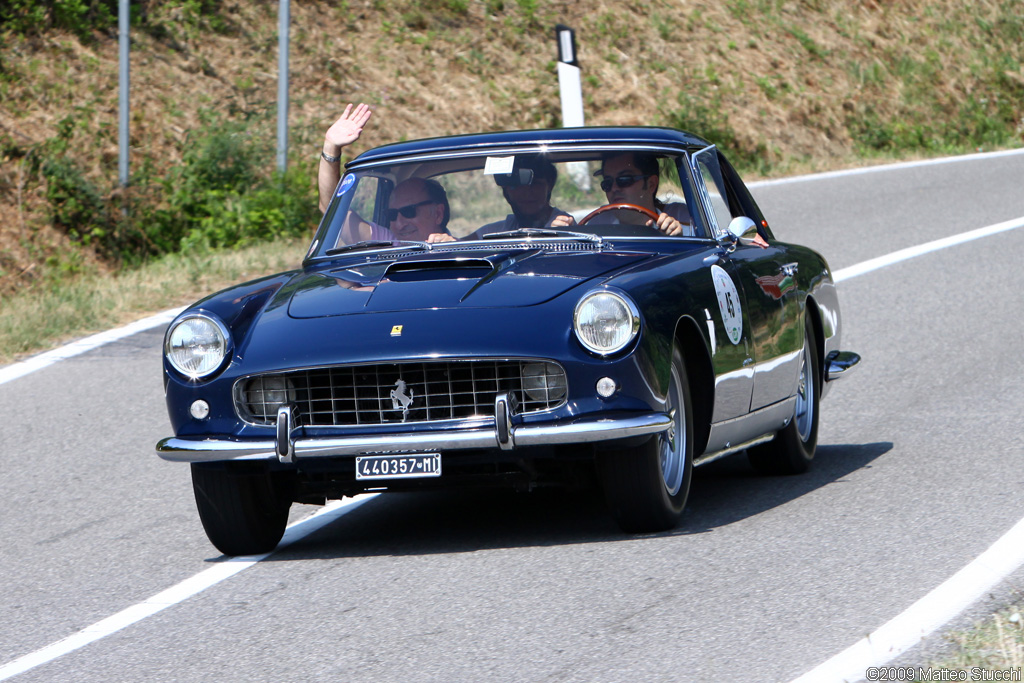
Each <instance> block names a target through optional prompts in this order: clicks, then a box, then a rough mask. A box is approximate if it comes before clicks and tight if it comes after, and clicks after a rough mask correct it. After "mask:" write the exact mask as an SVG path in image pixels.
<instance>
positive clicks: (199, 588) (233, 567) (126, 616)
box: [0, 493, 379, 681]
mask: <svg viewBox="0 0 1024 683" xmlns="http://www.w3.org/2000/svg"><path fill="white" fill-rule="evenodd" d="M377 495H379V494H377V493H366V494H362V495H359V496H356V497H355V498H346V499H345V500H341V501H332V502H331V503H330V504H329V505H327V506H325V507H324V508H323V509H321V510H318V511H317V512H316V513H314V514H312V515H310V516H309V517H306V518H305V519H302V520H299V521H298V522H295V523H294V524H292V525H290V526H289V527H288V528H287V529H286V530H285V533H284V537H283V538H282V539H281V543H279V544H278V546H277V549H276V550H274V551H273V552H270V553H265V554H263V555H250V556H246V557H234V558H231V559H228V560H225V561H223V562H218V563H216V564H215V565H213V566H212V567H210V568H209V569H207V570H205V571H202V572H199V573H198V574H196V575H195V576H192V577H190V578H187V579H185V580H184V581H182V582H181V583H179V584H178V585H176V586H171V587H170V588H168V589H167V590H165V591H162V592H160V593H157V594H156V595H154V596H153V597H151V598H149V599H148V600H144V601H143V602H140V603H138V604H136V605H132V606H131V607H127V608H125V609H123V610H121V611H120V612H118V613H117V614H115V615H113V616H110V617H107V618H106V619H103V620H101V621H97V622H96V623H95V624H93V625H92V626H87V627H86V628H84V629H82V630H81V631H79V632H78V633H75V634H73V635H71V636H68V637H67V638H65V639H63V640H60V641H58V642H56V643H53V644H52V645H48V646H47V647H44V648H42V649H41V650H36V651H35V652H31V653H29V654H27V655H24V656H22V657H19V658H17V659H15V660H13V661H11V662H9V663H7V664H5V665H4V666H2V667H0V681H5V680H7V679H8V678H11V677H12V676H17V675H18V674H21V673H24V672H26V671H28V670H30V669H34V668H36V667H37V666H42V665H43V664H46V663H47V662H52V661H53V660H55V659H57V658H58V657H62V656H63V655H66V654H68V653H69V652H74V651H75V650H77V649H79V648H82V647H85V646H86V645H88V644H89V643H94V642H96V641H97V640H100V639H101V638H106V637H107V636H109V635H111V634H112V633H117V632H118V631H120V630H121V629H123V628H125V627H127V626H131V625H132V624H135V623H137V622H139V621H142V620H143V619H145V618H146V617H151V616H153V615H154V614H156V613H157V612H161V611H163V610H165V609H167V608H168V607H171V606H173V605H177V604H179V603H181V602H184V601H185V600H188V599H189V598H191V597H192V596H193V595H196V594H198V593H201V592H203V591H204V590H206V589H207V588H210V587H211V586H215V585H217V584H218V583H220V582H221V581H223V580H225V579H228V578H231V577H232V576H234V575H235V574H237V573H239V572H241V571H244V570H246V569H248V568H249V567H251V566H253V565H254V564H256V563H257V562H261V561H262V560H265V559H267V558H268V557H270V556H271V555H272V554H274V553H275V552H277V551H278V550H281V549H282V548H286V547H288V546H289V545H291V544H292V543H295V542H296V541H298V540H299V539H302V538H305V537H306V536H309V535H310V534H312V533H313V532H315V531H317V530H319V529H322V528H324V527H325V526H327V525H328V524H330V523H331V522H333V521H335V520H336V519H338V518H339V517H341V516H342V515H345V514H347V513H349V512H351V511H352V510H355V509H356V508H358V507H359V506H360V505H362V504H363V503H365V502H367V501H368V500H370V499H371V498H374V497H375V496H377Z"/></svg>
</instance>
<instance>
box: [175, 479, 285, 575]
mask: <svg viewBox="0 0 1024 683" xmlns="http://www.w3.org/2000/svg"><path fill="white" fill-rule="evenodd" d="M285 476H287V473H275V472H269V471H267V470H266V469H265V468H260V469H254V470H250V469H240V468H235V467H232V464H231V463H228V464H227V465H207V464H202V463H193V464H192V489H193V491H194V492H195V496H196V507H197V508H198V509H199V519H200V520H202V522H203V529H205V530H206V536H207V537H208V538H209V539H210V542H211V543H213V545H214V547H216V548H217V550H219V551H221V552H222V553H224V554H225V555H258V554H262V553H268V552H270V551H271V550H273V549H274V548H275V547H277V544H278V542H279V541H280V540H281V537H282V536H283V535H284V529H285V526H286V525H287V524H288V509H289V508H290V507H291V496H290V495H288V492H287V487H286V486H285V480H284V477H285Z"/></svg>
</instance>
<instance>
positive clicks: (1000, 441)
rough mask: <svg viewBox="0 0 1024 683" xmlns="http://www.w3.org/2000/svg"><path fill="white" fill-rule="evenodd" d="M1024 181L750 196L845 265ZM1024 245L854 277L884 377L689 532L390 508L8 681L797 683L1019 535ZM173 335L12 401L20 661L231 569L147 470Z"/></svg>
mask: <svg viewBox="0 0 1024 683" xmlns="http://www.w3.org/2000/svg"><path fill="white" fill-rule="evenodd" d="M1022 178H1024V155H1020V154H1018V155H1013V156H1003V157H995V158H992V157H989V158H983V159H977V160H970V161H961V162H958V163H948V164H939V165H929V166H923V167H912V168H895V169H892V170H887V171H878V172H872V173H865V174H860V175H847V176H838V177H822V178H816V179H805V180H802V181H798V182H789V183H783V184H773V183H769V184H762V185H758V186H757V187H756V188H755V195H756V196H757V198H758V200H759V202H760V203H761V205H762V209H763V210H764V212H765V214H766V215H767V216H768V218H769V220H770V221H771V222H772V225H773V228H774V230H775V232H776V234H777V235H778V236H780V237H781V238H783V239H786V240H789V241H794V242H802V243H805V244H809V245H811V246H813V247H815V248H817V249H818V250H820V251H821V252H822V253H824V254H825V255H826V256H827V257H828V258H829V261H830V263H831V265H832V267H833V269H835V270H838V269H841V268H844V267H847V266H851V265H854V264H856V263H860V262H862V261H864V260H867V259H869V258H873V257H876V256H881V255H884V254H887V253H890V252H892V251H895V250H897V249H901V248H904V247H908V246H913V245H917V244H921V243H924V242H929V241H931V240H934V239H937V238H940V237H945V236H949V235H954V234H957V233H961V232H964V231H967V230H971V229H974V228H978V227H982V226H986V225H990V224H993V223H997V222H1000V221H1004V220H1008V219H1012V218H1017V217H1021V216H1024V192H1022V191H1021V184H1022V183H1021V180H1022ZM1021 254H1024V229H1020V230H1013V231H1010V232H1007V233H1003V234H1001V235H997V236H993V237H989V238H985V239H981V240H977V241H973V242H969V243H967V244H963V245H960V246H956V247H953V248H950V249H945V250H943V251H939V252H936V253H932V254H928V255H925V256H922V257H919V258H916V259H913V260H910V261H906V262H903V263H900V264H896V265H893V266H890V267H887V268H884V269H881V270H878V271H874V272H871V273H867V274H865V275H861V276H859V277H856V278H853V279H850V280H848V281H845V282H843V283H841V284H840V287H839V290H840V297H841V303H842V306H843V315H844V324H845V327H844V335H845V339H844V344H843V346H844V348H847V349H851V350H855V351H857V352H859V353H861V354H862V356H863V357H864V359H865V360H864V362H863V363H862V364H861V366H862V367H860V368H858V371H857V372H856V373H855V374H854V375H852V376H851V377H850V378H849V379H844V380H843V381H842V382H841V383H837V384H836V385H834V387H833V388H832V390H831V393H830V394H829V395H828V397H827V398H826V400H825V401H824V402H823V404H822V409H823V414H822V423H821V429H820V436H819V443H820V446H819V452H818V453H819V454H818V456H817V458H816V462H815V466H814V468H813V469H812V471H811V472H810V473H808V474H806V475H802V476H797V477H760V476H756V475H755V474H754V473H753V472H752V470H751V469H750V468H749V467H748V466H747V464H746V462H745V460H744V459H743V457H742V456H740V457H734V458H731V459H727V460H725V461H720V462H718V463H714V464H712V465H711V466H709V467H708V468H705V469H702V470H699V471H698V475H697V478H696V480H695V482H694V487H693V492H692V494H691V499H690V503H689V508H688V514H687V517H686V518H685V521H684V523H683V524H682V525H681V526H680V527H679V528H678V529H677V530H676V531H674V532H672V533H666V534H657V535H650V536H641V537H629V536H624V535H623V534H621V533H620V532H619V531H618V529H617V527H616V526H615V524H614V523H613V522H612V521H611V519H610V518H609V517H608V515H607V513H606V512H605V510H604V508H603V506H602V504H601V503H600V502H599V501H595V500H593V499H592V497H589V496H586V495H582V494H574V495H565V494H557V493H552V492H542V493H535V494H531V495H516V494H512V493H509V494H498V495H495V494H494V493H493V492H488V493H474V492H464V493H458V494H444V495H440V494H429V495H428V494H409V495H397V494H396V495H392V496H380V497H377V498H374V499H373V500H370V501H369V502H367V503H366V504H364V505H363V506H361V507H360V508H358V509H357V510H355V511H353V512H351V513H349V514H347V515H345V516H343V517H341V518H340V519H338V520H337V521H335V522H333V523H331V524H330V525H328V526H327V527H325V528H324V529H322V530H321V531H318V532H316V533H314V534H312V535H310V536H308V537H307V538H305V539H303V540H300V541H299V542H297V543H296V544H295V545H293V546H291V547H289V548H287V549H285V550H283V551H280V552H278V553H276V554H274V555H272V556H270V557H269V558H268V559H267V560H265V561H263V562H260V563H258V564H255V565H254V566H252V567H250V568H248V569H246V570H245V571H243V572H241V573H239V574H237V575H235V576H233V577H231V578H230V579H227V580H225V581H223V582H221V583H218V584H217V585H215V586H213V587H211V588H209V589H208V590H205V591H203V592H201V593H199V594H197V595H195V596H194V597H191V598H189V599H188V600H185V601H183V602H181V603H180V604H176V605H174V606H171V607H169V608H167V609H165V610H163V611H161V612H159V613H158V614H155V615H154V616H152V617H150V618H148V619H145V620H142V621H140V622H138V623H135V624H133V625H131V626H129V627H127V628H124V629H122V630H120V631H117V632H116V633H113V634H112V635H110V636H108V637H106V638H103V639H101V640H98V641H97V642H94V643H92V644H90V645H87V646H86V647H83V648H81V649H78V650H75V651H73V652H70V653H68V654H66V655H64V656H62V657H59V658H56V659H54V660H53V661H50V662H48V663H45V664H42V665H40V666H38V667H36V668H33V669H31V670H30V671H27V672H26V673H23V674H21V675H20V676H18V677H17V678H16V679H15V680H18V681H26V682H27V681H61V682H62V683H72V682H74V681H104V682H106V681H112V680H117V681H141V680H146V681H170V680H174V681H210V680H221V681H299V680H309V681H313V680H315V681H375V682H377V681H399V680H402V681H482V680H494V681H624V680H630V679H631V680H637V681H675V682H678V681H740V680H742V681H788V680H791V679H793V678H795V677H797V676H799V675H801V674H803V673H805V672H806V671H808V670H811V669H812V668H814V667H815V666H816V665H817V664H819V663H821V662H822V661H824V660H827V659H828V658H830V657H831V656H833V655H835V654H836V653H838V652H840V651H841V650H843V649H844V648H846V647H847V646H849V645H851V644H853V643H854V642H855V641H857V640H859V639H860V638H862V637H864V636H865V635H866V634H868V633H870V632H871V631H873V630H874V629H876V628H878V627H879V626H880V625H882V624H883V623H885V622H886V621H888V620H890V619H892V618H893V617H894V616H896V615H897V614H899V613H900V612H902V611H903V610H905V609H906V608H907V607H908V606H909V605H911V604H912V603H913V602H914V601H916V600H917V599H918V598H920V597H921V596H923V595H925V594H926V593H928V592H929V591H930V590H932V589H933V588H934V587H936V586H937V585H939V584H941V583H942V582H943V581H945V580H946V579H947V578H948V577H949V576H951V575H952V574H954V573H955V572H956V571H957V570H959V569H960V568H962V567H963V566H965V565H966V564H967V563H969V562H970V561H971V560H972V559H973V558H975V557H976V556H977V555H979V554H980V553H981V552H983V551H984V550H985V549H986V548H987V547H989V546H990V545H991V544H992V543H993V542H994V541H996V539H998V538H999V537H1000V536H1001V535H1003V534H1004V533H1006V531H1007V530H1008V529H1010V528H1011V527H1012V526H1013V525H1014V524H1015V523H1016V522H1017V521H1018V520H1020V519H1021V518H1024V496H1022V491H1024V467H1022V460H1021V457H1022V455H1024V453H1022V450H1024V449H1022V446H1021V440H1020V430H1021V418H1020V406H1022V405H1024V384H1022V381H1021V379H1022V377H1024V355H1022V354H1021V352H1020V349H1021V347H1022V342H1024V324H1022V322H1021V320H1020V314H1021V310H1022V298H1024V297H1022V292H1024V269H1022V268H1021V266H1020V259H1021ZM161 336H162V330H157V329H154V330H152V331H149V332H144V333H141V334H137V335H134V336H132V337H129V338H127V339H125V340H123V341H120V342H117V343H114V344H110V345H107V346H103V347H101V348H99V349H96V350H94V351H91V352H89V353H86V354H84V355H80V356H77V357H75V358H72V359H70V360H67V361H64V362H61V363H58V364H56V365H53V366H50V367H48V368H45V369H43V370H40V371H38V372H35V373H33V374H30V375H27V376H25V377H22V378H20V379H16V380H14V381H11V382H8V383H6V384H3V385H0V415H2V416H3V419H2V420H0V450H2V457H0V468H2V470H0V471H2V476H0V540H2V552H0V577H2V578H0V581H2V583H0V586H2V589H3V590H2V591H0V615H2V618H0V666H3V665H4V664H5V663H7V662H10V661H12V660H15V659H17V658H18V657H21V656H22V655H26V654H28V653H31V652H34V651H37V650H40V649H41V648H44V647H46V646H48V645H50V644H52V643H54V642H57V641H60V640H61V639H63V638H66V637H68V636H70V635H72V634H74V633H76V632H77V631H79V630H80V629H83V628H86V627H88V626H90V625H92V624H94V623H96V622H98V621H100V620H102V619H104V618H106V617H109V616H111V615H113V614H115V613H118V612H120V611H121V610H124V609H125V608H127V607H130V606H132V605H135V604H137V603H140V602H142V601H144V600H146V599H148V598H150V597H151V596H153V595H155V594H157V593H159V592H160V591H162V590H164V589H166V588H168V587H170V586H173V585H175V584H177V583H179V582H181V581H183V580H185V579H187V578H189V577H191V576H193V575H195V574H197V573H199V572H202V571H204V570H206V569H208V568H210V567H211V566H215V565H216V564H218V563H221V562H223V558H222V557H220V556H219V554H218V553H217V552H216V551H215V550H214V549H213V548H212V546H210V545H209V544H208V542H207V540H206V538H205V535H204V534H203V531H202V527H201V525H200V523H199V520H198V517H197V515H196V512H195V509H194V503H193V499H192V492H191V484H190V481H189V474H188V467H187V466H185V465H181V464H173V463H168V462H164V461H162V460H160V459H158V458H157V457H156V456H155V455H154V453H153V446H154V444H155V443H156V441H157V440H158V439H160V438H162V437H164V436H167V435H168V434H169V427H168V423H167V417H166V413H165V408H164V405H163V396H162V389H161V380H160V359H159V353H160V351H159V347H160V340H161ZM314 510H315V508H309V507H299V506H296V507H295V508H294V510H293V515H294V516H295V517H296V518H298V517H301V516H303V515H307V514H309V513H310V512H312V511H314ZM1022 587H1024V571H1021V570H1018V571H1017V572H1015V573H1014V574H1013V575H1011V576H1010V577H1009V579H1008V580H1007V581H1005V582H1003V584H1001V585H1000V586H997V587H996V588H994V589H993V590H992V591H991V593H990V595H989V596H987V597H986V598H985V599H984V600H983V601H982V602H980V603H977V604H976V605H975V607H974V608H972V610H970V611H969V612H968V613H966V614H964V615H962V616H961V617H959V618H958V620H957V621H961V622H962V621H964V620H966V619H968V618H970V616H972V615H973V614H977V613H980V612H983V611H984V610H985V609H987V608H988V606H989V604H990V603H991V604H996V603H998V602H999V601H1000V600H1003V599H1006V600H1009V599H1013V597H1014V596H1016V597H1017V599H1019V595H1020V593H1019V591H1020V590H1021V589H1022ZM1015 591H1017V592H1016V593H1015ZM953 625H956V624H955V623H954V624H953ZM939 647H941V637H940V636H936V637H934V638H930V639H929V640H928V641H926V642H925V643H924V644H923V645H922V647H921V648H918V649H917V650H915V651H914V652H913V653H912V654H913V656H915V657H923V656H926V655H927V654H929V653H931V652H933V651H935V650H936V649H937V648H939Z"/></svg>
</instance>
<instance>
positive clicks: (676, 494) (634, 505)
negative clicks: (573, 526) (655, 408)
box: [598, 349, 693, 533]
mask: <svg viewBox="0 0 1024 683" xmlns="http://www.w3.org/2000/svg"><path fill="white" fill-rule="evenodd" d="M667 400H668V406H667V410H668V411H669V412H670V413H671V414H673V415H674V420H673V425H672V427H671V428H670V429H669V430H668V431H666V432H663V433H661V434H656V435H655V436H653V437H651V438H650V439H649V440H648V441H646V442H645V443H644V444H643V445H641V446H638V447H636V448H628V449H622V450H617V451H609V452H607V453H602V454H601V455H600V457H599V460H598V473H599V476H600V478H601V483H602V487H603V488H604V492H605V498H606V500H607V501H608V507H609V508H610V510H611V513H612V516H613V517H614V518H615V520H616V521H617V522H618V524H619V526H620V527H622V529H623V531H626V532H629V533H650V532H655V531H666V530H668V529H672V528H674V527H675V526H676V525H677V524H679V520H680V519H681V518H682V514H683V508H685V507H686V499H687V497H688V496H689V493H690V480H691V479H692V477H693V408H692V406H691V404H690V386H689V384H688V383H687V378H686V368H685V366H684V365H683V359H682V357H681V356H680V355H679V351H677V350H674V349H673V352H672V371H671V378H670V382H669V390H668V396H667Z"/></svg>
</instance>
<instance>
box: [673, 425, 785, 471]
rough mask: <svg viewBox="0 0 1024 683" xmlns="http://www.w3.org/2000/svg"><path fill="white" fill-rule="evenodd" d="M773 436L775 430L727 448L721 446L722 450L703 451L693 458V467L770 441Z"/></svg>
mask: <svg viewBox="0 0 1024 683" xmlns="http://www.w3.org/2000/svg"><path fill="white" fill-rule="evenodd" d="M774 438H775V432H772V433H771V434H762V435H761V436H759V437H757V438H756V439H751V440H750V441H744V442H743V443H739V444H736V445H735V446H730V447H729V448H723V449H722V450H720V451H715V452H714V453H704V455H702V456H700V457H699V458H695V459H694V461H693V466H694V467H699V466H700V465H706V464H708V463H709V462H714V461H715V460H718V459H719V458H724V457H725V456H727V455H732V454H733V453H739V452H740V451H745V450H747V449H748V448H752V447H754V446H757V445H759V444H763V443H768V442H769V441H771V440H772V439H774Z"/></svg>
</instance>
